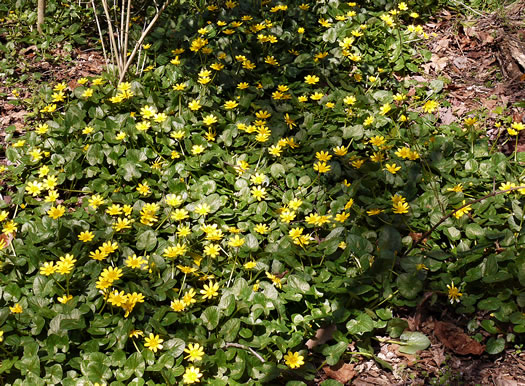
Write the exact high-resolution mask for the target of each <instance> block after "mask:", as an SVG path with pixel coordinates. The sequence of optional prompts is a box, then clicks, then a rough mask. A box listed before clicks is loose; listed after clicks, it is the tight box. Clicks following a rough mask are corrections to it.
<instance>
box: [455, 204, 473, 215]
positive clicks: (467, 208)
mask: <svg viewBox="0 0 525 386" xmlns="http://www.w3.org/2000/svg"><path fill="white" fill-rule="evenodd" d="M461 205H465V200H463V202H462V203H461ZM471 210H472V208H471V206H470V205H467V206H465V207H464V208H461V209H458V210H456V211H455V212H454V217H455V218H461V217H463V215H465V214H467V213H468V212H470V211H471Z"/></svg>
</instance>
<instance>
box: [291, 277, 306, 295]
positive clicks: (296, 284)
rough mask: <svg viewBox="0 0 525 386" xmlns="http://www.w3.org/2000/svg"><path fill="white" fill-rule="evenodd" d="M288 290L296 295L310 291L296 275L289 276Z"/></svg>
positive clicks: (304, 282) (304, 281)
mask: <svg viewBox="0 0 525 386" xmlns="http://www.w3.org/2000/svg"><path fill="white" fill-rule="evenodd" d="M287 283H288V288H289V289H290V290H293V291H294V292H296V293H300V294H305V293H306V292H308V291H309V290H310V284H308V282H307V281H306V280H304V279H303V278H301V277H299V276H298V275H290V276H288V278H287Z"/></svg>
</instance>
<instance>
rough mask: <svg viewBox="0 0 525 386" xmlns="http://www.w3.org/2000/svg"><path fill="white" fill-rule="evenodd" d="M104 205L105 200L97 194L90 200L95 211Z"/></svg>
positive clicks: (90, 204)
mask: <svg viewBox="0 0 525 386" xmlns="http://www.w3.org/2000/svg"><path fill="white" fill-rule="evenodd" d="M103 203H104V199H103V198H102V196H100V195H99V194H95V195H94V196H92V197H91V198H90V199H89V206H90V207H92V208H93V209H97V208H98V207H99V206H100V205H102V204H103Z"/></svg>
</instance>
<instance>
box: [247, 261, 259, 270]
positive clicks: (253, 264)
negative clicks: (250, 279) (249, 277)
mask: <svg viewBox="0 0 525 386" xmlns="http://www.w3.org/2000/svg"><path fill="white" fill-rule="evenodd" d="M256 266H257V263H256V262H255V261H248V262H247V263H244V268H246V269H253V268H255V267H256Z"/></svg>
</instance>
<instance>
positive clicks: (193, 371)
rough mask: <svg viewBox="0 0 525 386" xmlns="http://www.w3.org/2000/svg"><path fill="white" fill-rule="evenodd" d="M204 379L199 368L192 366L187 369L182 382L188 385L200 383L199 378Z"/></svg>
mask: <svg viewBox="0 0 525 386" xmlns="http://www.w3.org/2000/svg"><path fill="white" fill-rule="evenodd" d="M200 377H202V373H201V372H200V369H199V368H198V367H194V366H190V367H187V368H186V370H185V371H184V374H183V375H182V382H184V383H186V384H192V383H198V382H200V380H199V378H200Z"/></svg>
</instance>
